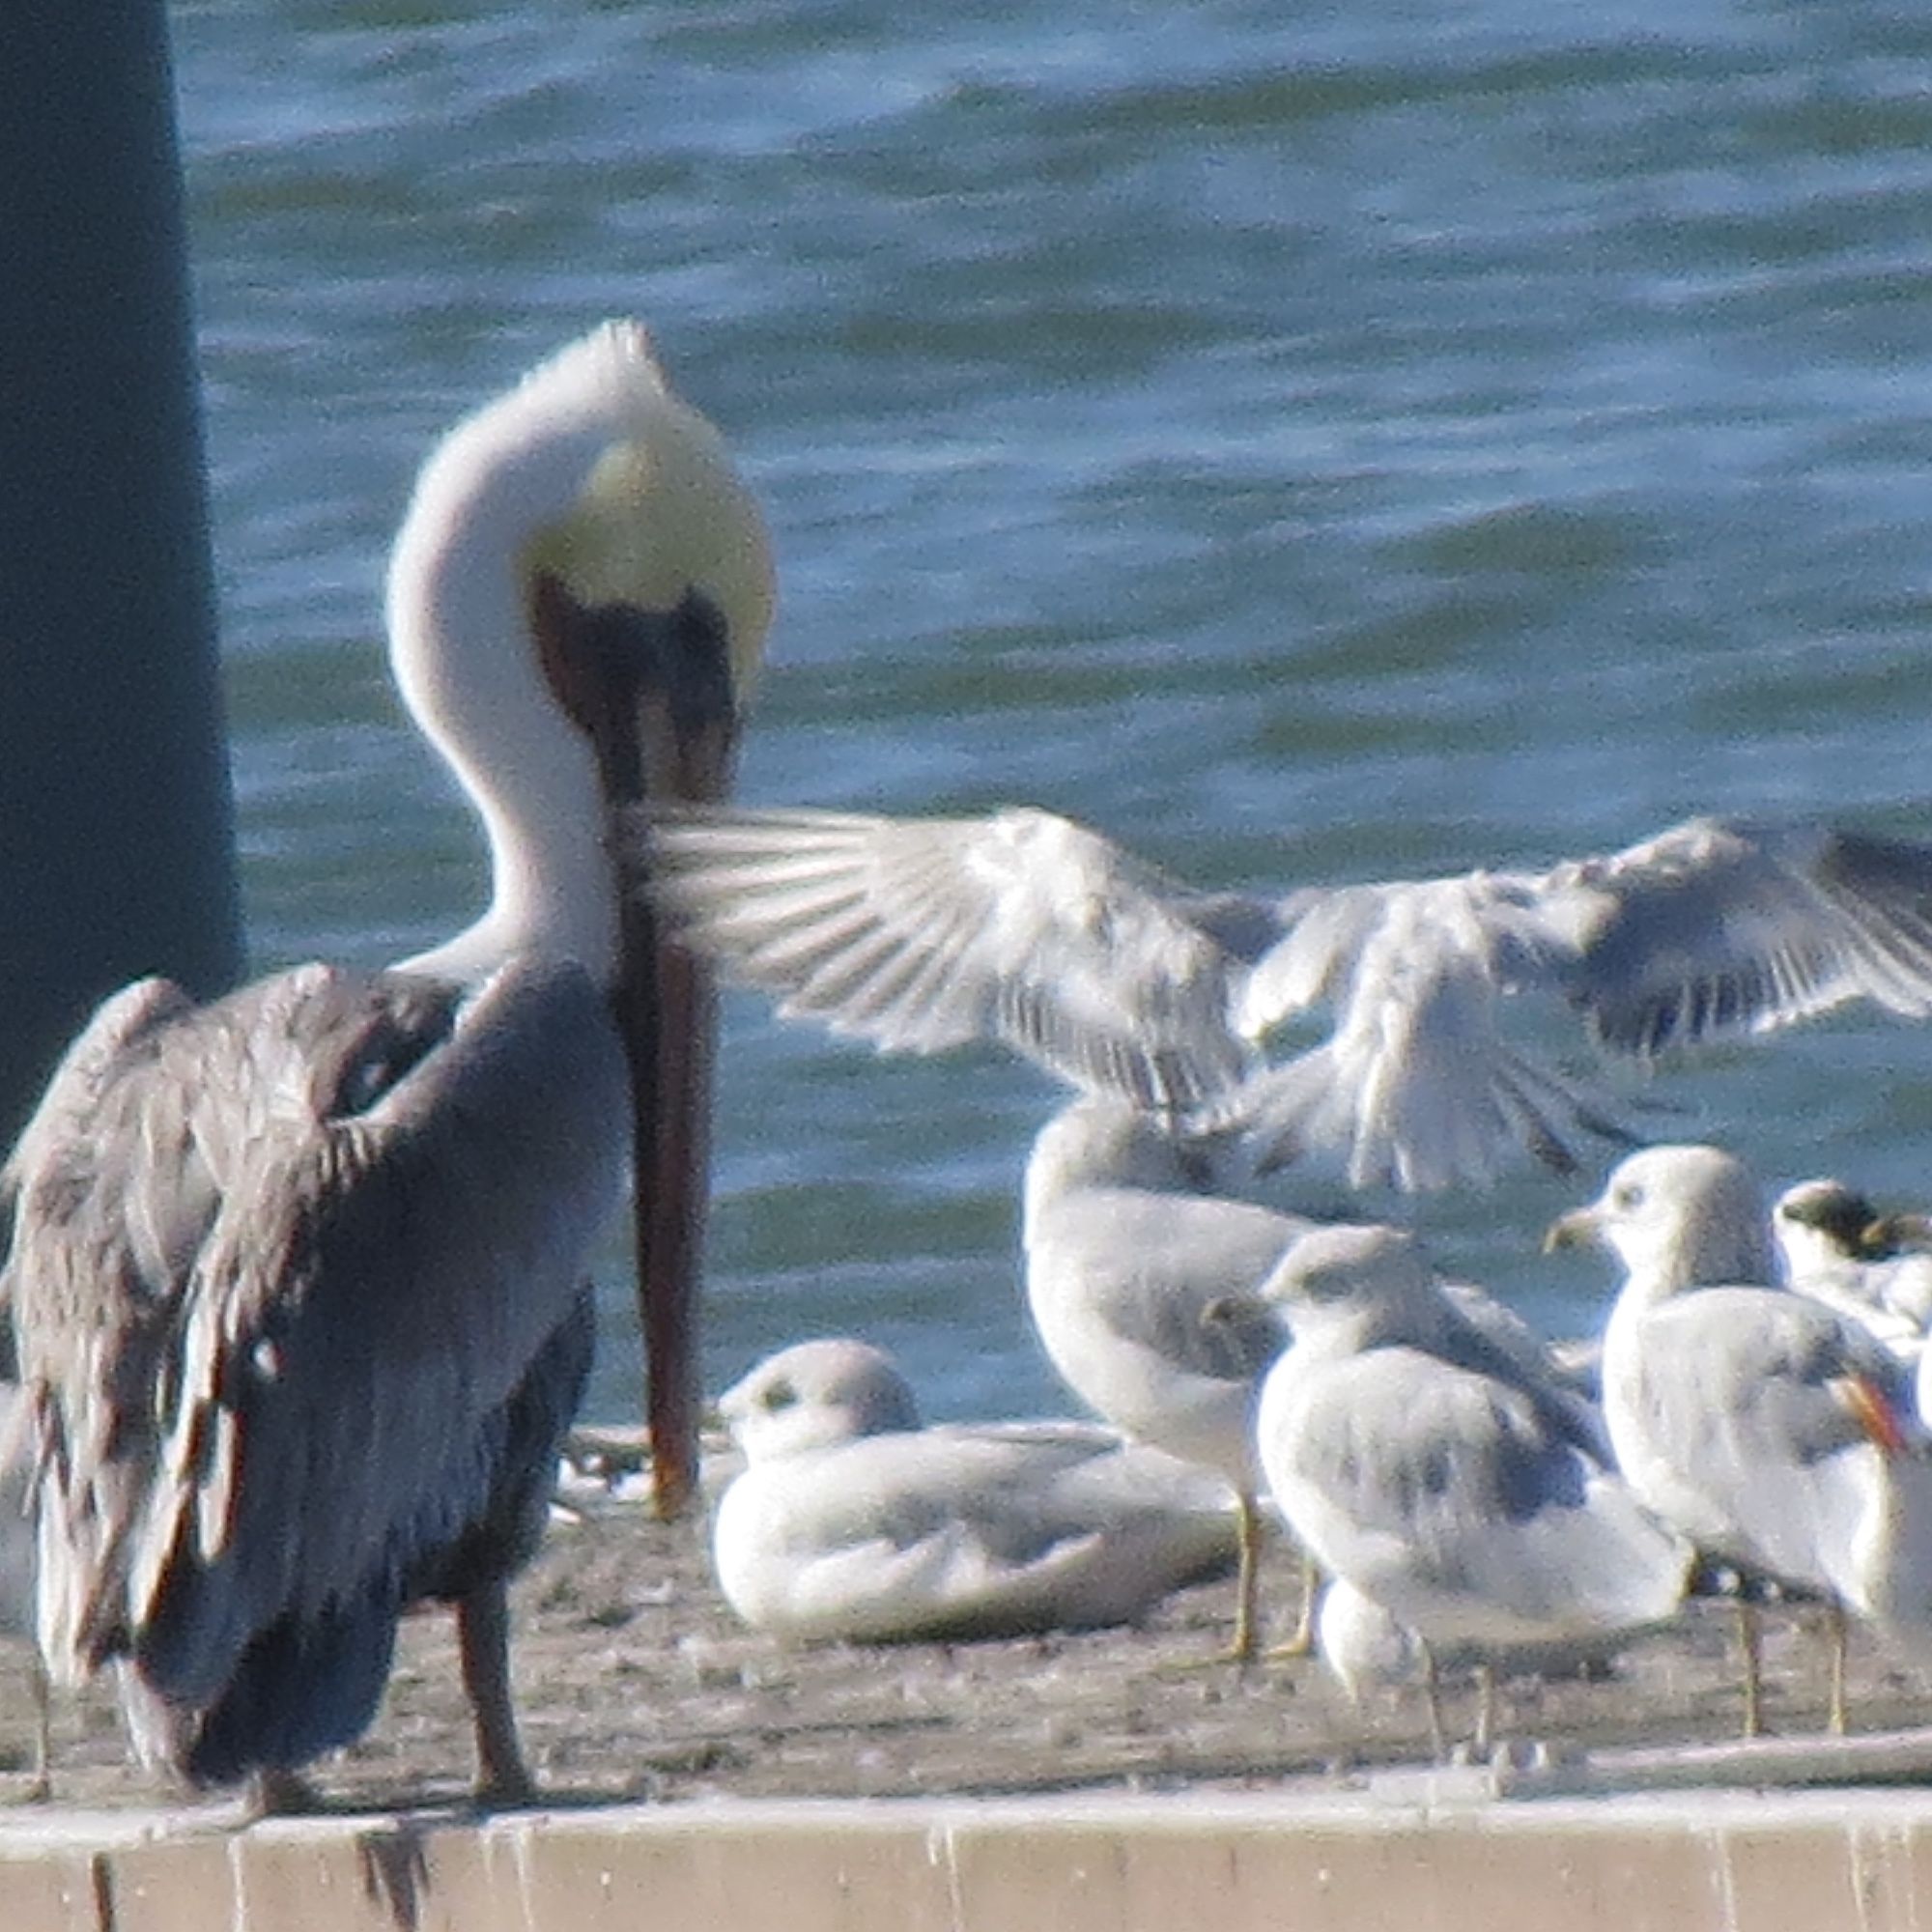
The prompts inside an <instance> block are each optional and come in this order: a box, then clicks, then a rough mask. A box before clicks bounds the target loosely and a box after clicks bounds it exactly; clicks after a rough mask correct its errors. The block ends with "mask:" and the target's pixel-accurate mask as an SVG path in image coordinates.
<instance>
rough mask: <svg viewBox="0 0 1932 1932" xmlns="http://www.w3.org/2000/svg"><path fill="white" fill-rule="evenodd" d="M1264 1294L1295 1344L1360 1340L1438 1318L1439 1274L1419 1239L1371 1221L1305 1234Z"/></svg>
mask: <svg viewBox="0 0 1932 1932" xmlns="http://www.w3.org/2000/svg"><path fill="white" fill-rule="evenodd" d="M1259 1293H1260V1297H1261V1299H1262V1300H1263V1301H1264V1302H1265V1303H1267V1305H1268V1306H1269V1307H1271V1308H1273V1309H1274V1310H1275V1311H1276V1312H1277V1314H1278V1315H1279V1316H1280V1317H1281V1319H1282V1320H1284V1321H1286V1322H1287V1324H1288V1326H1289V1328H1290V1330H1291V1331H1292V1332H1293V1336H1294V1339H1295V1342H1296V1344H1297V1345H1300V1344H1302V1343H1305V1342H1306V1341H1308V1340H1309V1339H1310V1338H1311V1337H1313V1336H1317V1335H1325V1334H1331V1333H1340V1332H1343V1331H1345V1330H1346V1331H1347V1332H1349V1333H1350V1334H1353V1335H1357V1336H1358V1337H1361V1336H1366V1335H1367V1334H1369V1333H1371V1332H1380V1331H1382V1330H1384V1329H1386V1328H1389V1327H1390V1326H1391V1324H1393V1325H1395V1326H1397V1327H1406V1326H1407V1325H1408V1324H1409V1322H1410V1321H1412V1319H1413V1318H1414V1317H1415V1316H1417V1315H1418V1314H1420V1313H1425V1312H1426V1313H1428V1314H1430V1315H1435V1314H1437V1313H1439V1309H1440V1300H1441V1297H1440V1293H1439V1291H1438V1289H1437V1287H1436V1281H1435V1267H1434V1266H1433V1264H1431V1262H1430V1259H1429V1256H1428V1253H1427V1251H1426V1250H1425V1249H1424V1248H1423V1246H1422V1243H1421V1242H1420V1241H1418V1240H1417V1239H1416V1237H1415V1236H1413V1235H1411V1234H1409V1233H1407V1232H1406V1230H1404V1229H1401V1228H1389V1227H1382V1226H1378V1225H1373V1224H1364V1225H1361V1226H1341V1227H1334V1228H1317V1229H1314V1230H1313V1231H1312V1232H1310V1233H1309V1234H1306V1235H1303V1236H1301V1238H1300V1239H1299V1240H1297V1241H1296V1242H1295V1243H1294V1245H1293V1247H1292V1248H1290V1249H1289V1251H1288V1253H1287V1254H1285V1255H1284V1256H1283V1257H1282V1259H1281V1261H1280V1262H1279V1263H1278V1264H1276V1266H1275V1269H1274V1272H1273V1273H1272V1274H1270V1275H1269V1276H1268V1277H1267V1278H1266V1280H1264V1282H1263V1283H1262V1285H1261V1289H1260V1291H1259Z"/></svg>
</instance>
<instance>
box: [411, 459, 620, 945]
mask: <svg viewBox="0 0 1932 1932" xmlns="http://www.w3.org/2000/svg"><path fill="white" fill-rule="evenodd" d="M607 440H608V432H591V431H589V430H586V431H585V433H584V434H583V436H582V437H581V438H571V437H564V438H559V439H557V440H553V441H551V442H549V443H547V444H545V445H544V446H542V447H541V448H536V449H531V450H528V451H526V452H522V453H521V456H520V458H516V459H511V460H505V459H504V458H503V457H502V456H501V454H500V453H497V461H496V462H495V463H494V464H490V465H485V466H482V467H481V468H480V469H479V466H477V465H475V464H474V463H469V464H465V463H461V462H447V461H445V462H440V463H436V464H433V465H432V466H431V467H430V468H429V469H427V470H426V471H425V472H424V475H423V477H422V480H421V482H420V483H419V484H418V486H417V491H416V497H415V500H414V501H413V503H412V506H411V510H410V514H409V517H408V518H407V520H406V521H405V524H404V526H403V529H402V532H401V534H400V535H399V536H398V538H397V541H396V549H395V553H394V555H393V557H392V559H391V562H390V568H389V592H388V619H389V650H390V656H391V659H392V662H393V666H394V669H395V675H396V682H397V685H398V687H399V688H400V690H401V692H402V694H403V698H404V701H405V702H406V703H407V704H408V705H409V708H410V711H411V713H412V716H413V717H414V718H415V721H416V723H417V725H419V726H420V727H421V729H422V731H423V733H424V735H425V736H426V737H427V738H428V739H429V740H430V742H431V743H432V744H433V745H435V747H436V748H437V750H438V751H439V752H440V753H441V754H442V756H443V758H444V759H445V760H446V761H447V763H448V764H449V766H450V769H451V770H452V771H453V772H454V773H455V774H456V777H457V779H458V780H459V781H460V782H461V783H462V785H463V788H464V790H465V791H466V792H467V793H468V794H469V800H470V802H471V804H473V805H474V806H475V808H476V811H477V815H478V816H479V817H480V818H481V819H482V822H483V830H484V835H485V837H486V838H487V839H488V841H489V846H490V870H491V902H490V909H489V911H488V912H486V913H485V914H484V916H483V917H482V918H481V919H480V920H478V921H477V922H476V923H475V924H474V925H471V926H469V928H468V929H467V930H465V931H463V932H461V933H459V934H457V936H456V937H455V938H454V939H451V940H449V941H448V942H447V943H446V944H444V945H442V946H439V947H436V948H434V949H433V950H432V951H430V952H424V953H419V954H417V955H416V956H415V957H413V958H411V959H407V960H403V961H401V962H400V966H401V969H402V970H405V971H409V972H422V973H434V974H438V975H440V976H443V977H446V978H450V979H455V980H463V981H466V982H470V983H473V982H474V981H476V980H481V979H483V978H485V977H486V976H487V975H489V974H490V973H492V972H494V971H495V970H496V969H497V967H498V966H500V965H501V964H503V962H504V961H505V960H506V959H508V958H510V957H511V956H512V955H514V954H535V955H537V956H540V957H543V958H548V959H574V960H576V961H578V962H579V963H580V964H582V966H584V967H585V968H586V969H587V970H589V971H590V972H591V973H593V974H594V975H596V976H597V977H598V978H599V979H600V980H607V981H608V980H610V979H611V977H612V976H613V974H614V972H615V969H616V961H617V895H616V890H615V883H614V878H613V871H612V861H611V856H610V853H609V851H608V848H607V844H606V838H605V812H604V806H603V800H602V795H601V792H600V789H599V786H598V781H597V771H596V761H595V758H594V756H593V754H592V752H591V748H590V745H589V742H588V740H587V739H586V738H585V737H584V736H583V735H582V732H580V731H579V730H578V728H577V726H576V725H573V724H572V723H571V721H570V720H569V718H568V717H567V716H566V715H565V713H564V711H563V709H562V708H561V706H560V705H559V704H558V702H557V701H556V698H555V696H554V694H553V693H552V691H551V690H550V688H549V686H548V685H547V684H546V683H545V681H544V676H543V670H542V667H541V664H540V663H539V660H538V653H537V648H536V644H535V640H534V639H533V637H532V636H531V632H530V620H529V611H528V609H527V605H526V588H525V582H524V574H525V554H526V547H527V545H528V544H529V542H530V539H531V533H532V528H533V526H535V525H536V524H537V523H539V522H540V521H541V518H542V513H544V512H554V509H555V507H556V506H558V505H562V504H566V503H568V502H569V501H570V499H571V497H572V496H573V495H574V494H575V493H576V491H577V490H578V489H580V488H581V487H582V478H583V476H584V475H585V474H586V473H587V470H588V469H589V467H590V465H591V464H592V463H594V462H595V460H596V457H597V454H598V452H599V451H600V450H601V448H602V447H603V445H604V443H605V442H606V441H607Z"/></svg>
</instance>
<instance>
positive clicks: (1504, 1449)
mask: <svg viewBox="0 0 1932 1932" xmlns="http://www.w3.org/2000/svg"><path fill="white" fill-rule="evenodd" d="M1260 1301H1261V1304H1262V1306H1263V1307H1264V1309H1265V1310H1266V1311H1267V1312H1268V1313H1269V1314H1270V1315H1271V1316H1272V1317H1273V1318H1274V1319H1275V1320H1276V1321H1278V1322H1280V1323H1282V1324H1284V1326H1285V1330H1286V1333H1285V1335H1284V1340H1287V1339H1289V1338H1290V1337H1292V1341H1293V1346H1292V1347H1289V1348H1287V1350H1285V1352H1284V1353H1283V1354H1282V1355H1281V1357H1280V1359H1279V1361H1278V1362H1277V1363H1276V1365H1275V1367H1274V1368H1273V1369H1272V1370H1271V1371H1270V1373H1269V1375H1268V1378H1267V1381H1266V1383H1265V1384H1264V1387H1263V1390H1262V1398H1261V1406H1260V1411H1259V1415H1258V1417H1257V1436H1258V1440H1259V1445H1260V1452H1261V1462H1262V1467H1263V1469H1264V1471H1265V1473H1266V1476H1267V1482H1268V1488H1269V1490H1270V1491H1271V1492H1272V1493H1273V1496H1274V1499H1275V1502H1276V1503H1277V1504H1278V1505H1279V1506H1280V1509H1281V1512H1282V1515H1283V1516H1284V1517H1285V1518H1286V1519H1287V1520H1288V1524H1289V1527H1290V1528H1291V1529H1292V1530H1293V1532H1294V1534H1295V1536H1296V1537H1297V1538H1298V1539H1299V1540H1300V1541H1301V1543H1302V1544H1303V1546H1304V1547H1305V1548H1307V1549H1309V1550H1310V1551H1311V1552H1312V1553H1313V1555H1314V1557H1315V1560H1316V1561H1317V1562H1318V1563H1320V1564H1321V1568H1322V1569H1323V1571H1324V1572H1326V1573H1327V1574H1328V1575H1329V1576H1331V1577H1338V1578H1340V1579H1341V1580H1342V1581H1344V1582H1345V1583H1347V1584H1349V1585H1350V1586H1351V1587H1352V1589H1353V1590H1355V1591H1358V1592H1359V1593H1360V1594H1361V1595H1362V1596H1363V1597H1366V1598H1367V1599H1368V1600H1369V1601H1370V1603H1372V1604H1374V1605H1379V1606H1380V1607H1381V1608H1382V1609H1383V1610H1385V1611H1386V1612H1387V1613H1388V1616H1389V1617H1390V1618H1391V1619H1392V1620H1393V1623H1394V1625H1395V1626H1396V1627H1397V1628H1398V1630H1399V1631H1401V1632H1405V1633H1407V1634H1409V1635H1411V1636H1412V1637H1413V1639H1414V1640H1415V1642H1416V1644H1417V1645H1418V1646H1419V1647H1420V1650H1421V1653H1422V1658H1423V1665H1424V1671H1425V1675H1426V1679H1427V1683H1428V1687H1429V1692H1430V1718H1431V1725H1432V1730H1433V1732H1434V1734H1435V1742H1436V1747H1437V1749H1438V1751H1439V1750H1440V1749H1441V1748H1442V1747H1443V1744H1444V1732H1443V1725H1442V1717H1441V1707H1440V1702H1439V1698H1438V1695H1437V1683H1436V1666H1437V1662H1438V1660H1440V1659H1442V1658H1446V1657H1448V1656H1450V1655H1452V1654H1454V1655H1459V1656H1460V1655H1465V1656H1469V1657H1472V1658H1474V1659H1476V1660H1477V1661H1478V1662H1479V1665H1480V1666H1481V1667H1482V1669H1483V1671H1484V1680H1485V1681H1484V1689H1485V1696H1484V1718H1483V1720H1482V1722H1481V1723H1480V1724H1479V1726H1478V1738H1479V1740H1480V1741H1483V1742H1487V1731H1488V1716H1489V1702H1490V1690H1491V1680H1490V1675H1489V1671H1490V1666H1491V1665H1492V1664H1493V1663H1494V1662H1497V1661H1499V1660H1503V1659H1506V1658H1507V1657H1509V1656H1510V1655H1511V1654H1512V1653H1515V1652H1518V1651H1520V1650H1521V1649H1523V1648H1525V1647H1530V1646H1553V1645H1568V1644H1574V1643H1579V1642H1590V1641H1595V1640H1601V1639H1603V1638H1605V1637H1608V1636H1613V1635H1619V1634H1625V1633H1628V1632H1632V1631H1636V1630H1641V1629H1644V1628H1647V1627H1649V1626H1651V1625H1654V1624H1658V1623H1661V1622H1662V1621H1663V1620H1665V1619H1666V1618H1668V1617H1670V1616H1671V1615H1672V1614H1673V1613H1674V1612H1675V1610H1676V1608H1677V1605H1678V1604H1679V1602H1680V1601H1681V1599H1682V1596H1683V1592H1684V1586H1685V1579H1686V1574H1687V1572H1688V1570H1689V1567H1690V1546H1689V1545H1688V1544H1687V1543H1686V1542H1684V1540H1683V1539H1682V1538H1681V1537H1679V1536H1678V1535H1677V1534H1676V1533H1675V1532H1674V1531H1672V1530H1670V1529H1668V1528H1666V1527H1665V1526H1664V1525H1663V1524H1662V1522H1660V1521H1659V1520H1657V1519H1656V1518H1655V1517H1654V1516H1653V1515H1652V1514H1651V1513H1650V1512H1649V1511H1648V1510H1646V1509H1645V1508H1644V1507H1643V1505H1642V1504H1641V1503H1640V1502H1639V1501H1638V1500H1637V1498H1636V1497H1635V1496H1634V1494H1633V1493H1632V1492H1631V1491H1630V1490H1629V1488H1627V1487H1626V1485H1625V1484H1624V1483H1623V1482H1622V1481H1621V1480H1620V1479H1619V1478H1618V1477H1617V1475H1616V1474H1615V1472H1614V1471H1613V1470H1611V1469H1610V1468H1608V1467H1606V1466H1605V1461H1604V1459H1603V1456H1602V1454H1601V1450H1600V1446H1599V1442H1598V1432H1597V1428H1596V1424H1595V1417H1594V1416H1593V1415H1592V1414H1591V1413H1590V1410H1589V1405H1587V1404H1586V1403H1583V1402H1582V1401H1580V1399H1578V1398H1577V1397H1576V1396H1575V1395H1573V1394H1572V1393H1570V1392H1569V1391H1568V1390H1566V1389H1564V1388H1562V1387H1561V1386H1559V1385H1558V1384H1557V1383H1555V1382H1554V1381H1553V1380H1547V1379H1544V1378H1540V1377H1537V1376H1535V1375H1532V1374H1530V1373H1528V1372H1527V1366H1528V1365H1526V1364H1525V1363H1523V1362H1522V1361H1520V1359H1519V1358H1518V1356H1517V1355H1516V1354H1514V1353H1513V1352H1510V1351H1506V1350H1501V1349H1498V1348H1497V1347H1495V1346H1494V1345H1493V1344H1492V1342H1491V1341H1490V1340H1489V1339H1488V1338H1487V1337H1486V1336H1485V1335H1484V1334H1483V1333H1482V1331H1481V1330H1480V1329H1478V1328H1477V1327H1476V1326H1475V1325H1474V1324H1473V1323H1472V1322H1470V1321H1467V1320H1466V1319H1465V1318H1464V1317H1463V1315H1462V1314H1461V1313H1460V1312H1459V1310H1458V1308H1457V1306H1456V1304H1455V1302H1454V1301H1453V1300H1452V1299H1451V1298H1450V1297H1449V1296H1447V1295H1446V1294H1444V1293H1443V1292H1442V1290H1441V1288H1440V1286H1439V1285H1438V1284H1437V1282H1436V1280H1435V1274H1434V1272H1433V1270H1432V1269H1431V1267H1430V1265H1429V1263H1428V1260H1427V1258H1426V1257H1425V1256H1424V1254H1423V1252H1422V1250H1421V1248H1420V1247H1419V1246H1418V1244H1417V1243H1416V1241H1415V1240H1414V1238H1413V1237H1412V1236H1408V1235H1406V1234H1405V1233H1403V1232H1401V1231H1399V1230H1397V1229H1393V1228H1380V1227H1335V1228H1326V1229H1322V1230H1320V1231H1319V1232H1317V1233H1315V1234H1311V1235H1309V1236H1306V1237H1305V1238H1304V1239H1302V1240H1301V1241H1300V1242H1298V1243H1297V1244H1296V1245H1295V1247H1294V1248H1293V1250H1292V1251H1291V1252H1290V1254H1289V1256H1288V1258H1287V1259H1286V1260H1285V1261H1284V1262H1283V1263H1282V1264H1281V1265H1280V1266H1279V1267H1278V1268H1277V1269H1276V1270H1275V1271H1274V1273H1273V1274H1272V1275H1270V1276H1269V1277H1268V1279H1267V1280H1266V1282H1264V1284H1263V1286H1262V1289H1261V1293H1260ZM1345 1601H1346V1599H1345Z"/></svg>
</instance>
